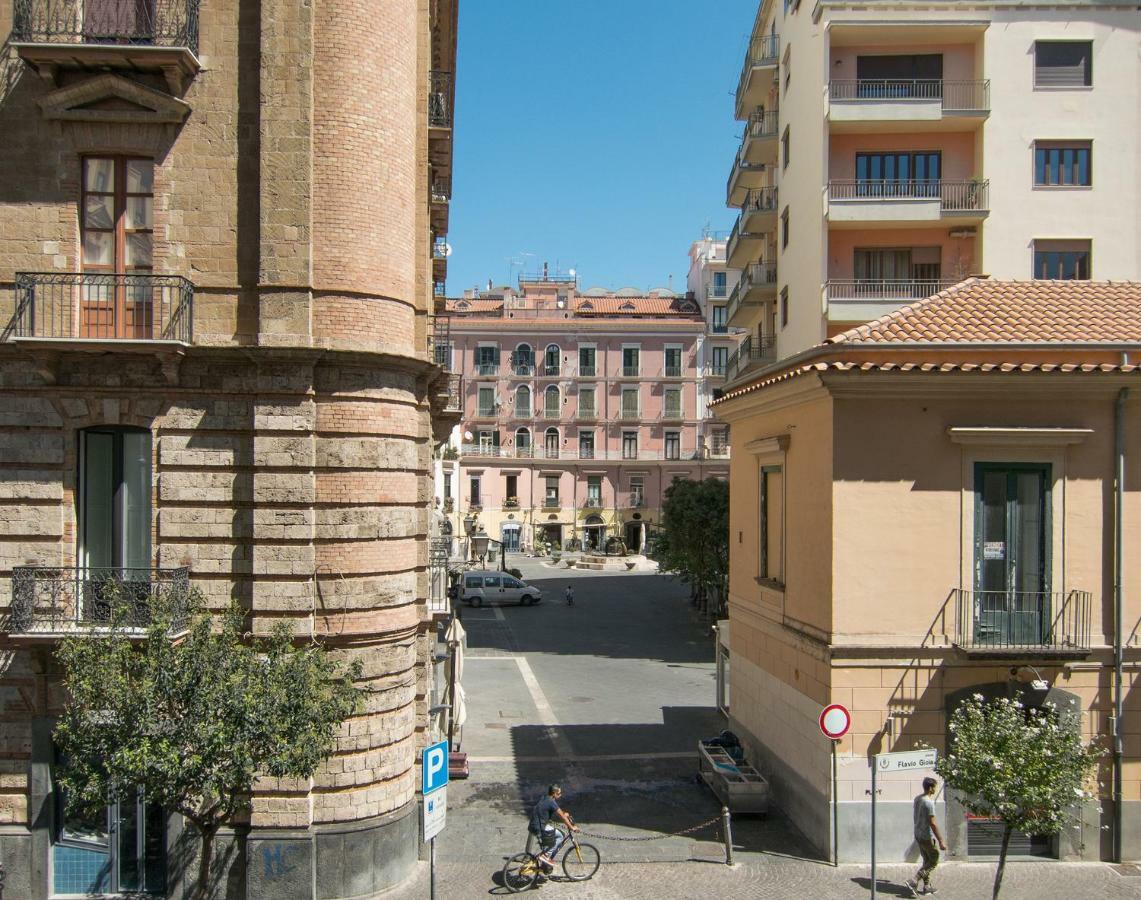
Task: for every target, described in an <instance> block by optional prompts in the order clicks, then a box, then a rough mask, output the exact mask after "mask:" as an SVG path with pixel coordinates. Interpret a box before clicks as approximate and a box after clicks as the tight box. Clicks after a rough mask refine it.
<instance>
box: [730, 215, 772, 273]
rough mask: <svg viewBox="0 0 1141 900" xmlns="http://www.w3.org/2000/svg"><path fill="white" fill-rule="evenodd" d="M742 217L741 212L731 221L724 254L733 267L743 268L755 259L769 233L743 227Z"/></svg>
mask: <svg viewBox="0 0 1141 900" xmlns="http://www.w3.org/2000/svg"><path fill="white" fill-rule="evenodd" d="M744 218H745V213H744V212H742V213H741V215H739V216H738V217H737V221H736V222H734V223H733V230H732V231H730V232H729V243H728V244H726V247H725V255H726V256H727V257H728V259H729V265H730V266H732V267H733V268H734V269H743V268H745V266H746V265H748V264H749V263H750V262H753V261H755V260H756V258H757V257H758V256H760V255H761V251H762V250H763V249H764V247H765V244H766V243H767V242H768V240H769V234H767V233H766V232H763V231H748V230H747V229H745V228H744V226H743V225H742V220H743V219H744ZM774 218H775V216H774ZM770 231H771V229H770Z"/></svg>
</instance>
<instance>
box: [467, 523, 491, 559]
mask: <svg viewBox="0 0 1141 900" xmlns="http://www.w3.org/2000/svg"><path fill="white" fill-rule="evenodd" d="M488 540H489V538H488V536H487V532H486V531H484V530H483V528H480V529H479V531H477V532H476V533H475V534H473V535H472V536H471V555H472V558H473V559H474V558H475V557H479V561H480V564H481V566H482V568H484V569H486V568H487V542H488Z"/></svg>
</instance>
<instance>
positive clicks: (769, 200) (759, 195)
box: [741, 187, 777, 234]
mask: <svg viewBox="0 0 1141 900" xmlns="http://www.w3.org/2000/svg"><path fill="white" fill-rule="evenodd" d="M741 220H742V225H741V228H742V230H743V231H745V232H746V233H750V234H752V233H756V232H771V231H772V230H773V229H774V228H775V227H776V221H777V189H776V188H775V187H762V188H756V189H755V190H752V191H749V192H748V193H747V194H745V201H744V202H743V203H742V204H741Z"/></svg>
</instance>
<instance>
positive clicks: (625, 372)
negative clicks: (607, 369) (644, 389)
mask: <svg viewBox="0 0 1141 900" xmlns="http://www.w3.org/2000/svg"><path fill="white" fill-rule="evenodd" d="M621 377H622V378H641V377H642V367H641V366H623V367H622V370H621Z"/></svg>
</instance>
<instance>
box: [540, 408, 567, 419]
mask: <svg viewBox="0 0 1141 900" xmlns="http://www.w3.org/2000/svg"><path fill="white" fill-rule="evenodd" d="M562 414H563V411H562V410H561V409H544V410H543V418H544V419H546V420H547V421H555V422H557V421H558V420H559V419H560V418H561V417H562Z"/></svg>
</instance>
